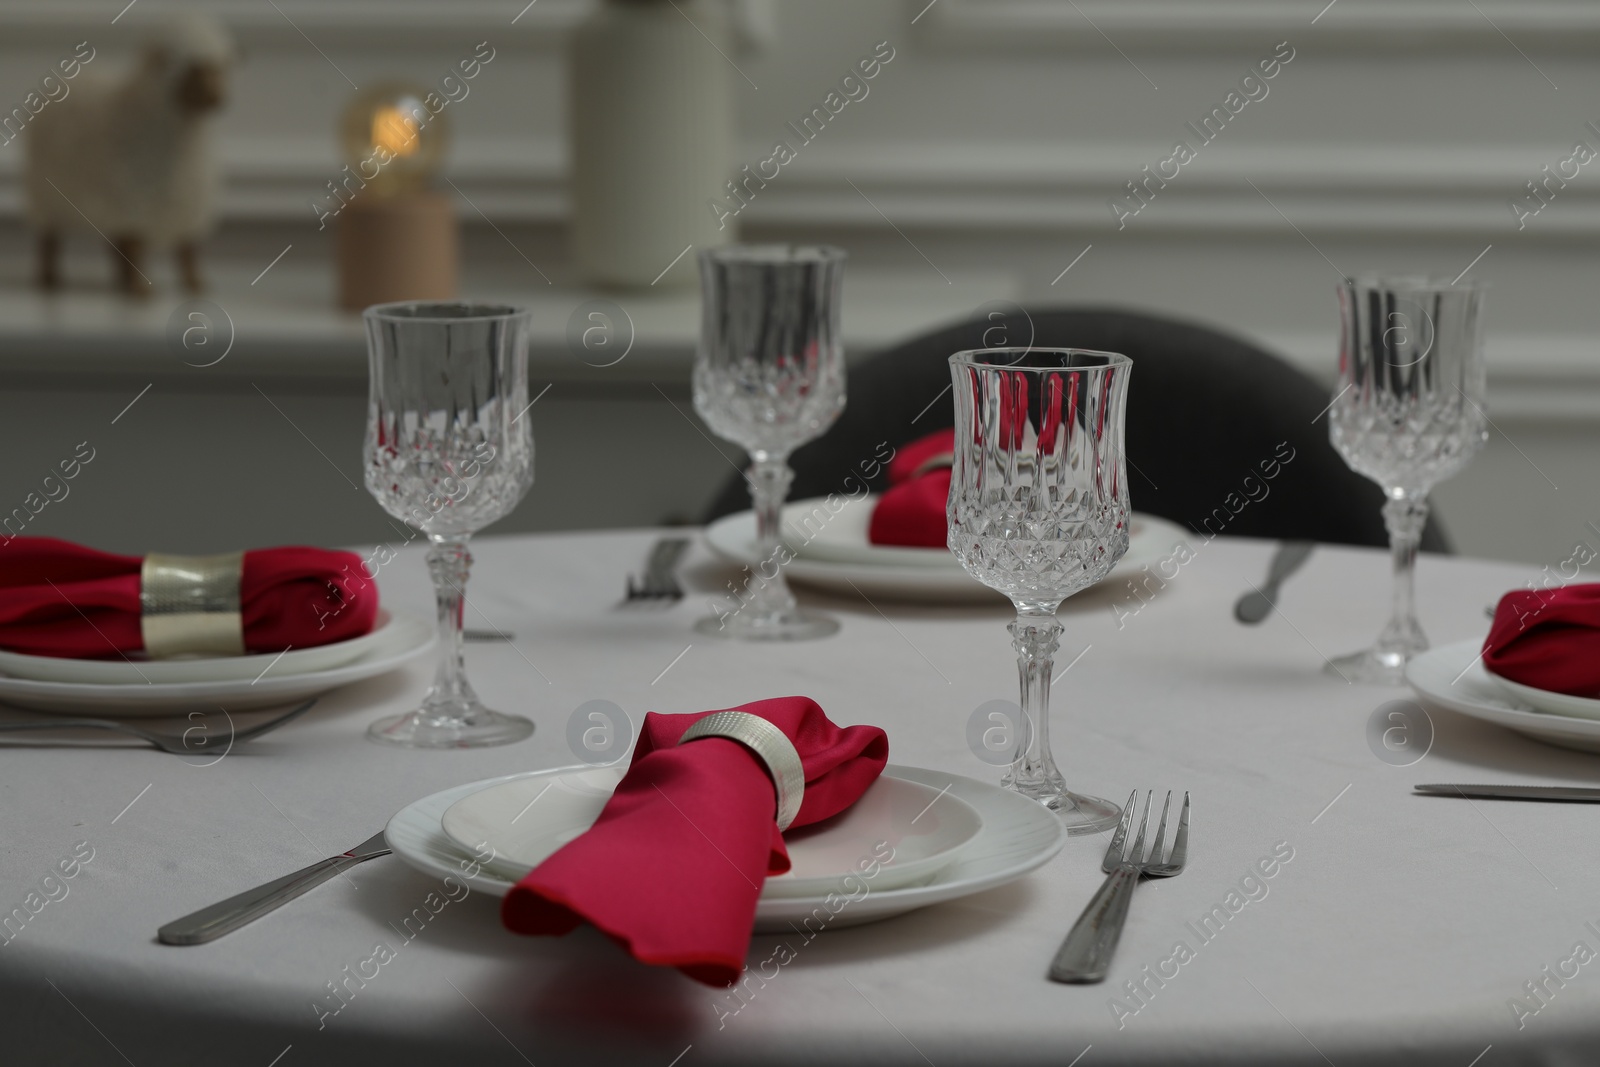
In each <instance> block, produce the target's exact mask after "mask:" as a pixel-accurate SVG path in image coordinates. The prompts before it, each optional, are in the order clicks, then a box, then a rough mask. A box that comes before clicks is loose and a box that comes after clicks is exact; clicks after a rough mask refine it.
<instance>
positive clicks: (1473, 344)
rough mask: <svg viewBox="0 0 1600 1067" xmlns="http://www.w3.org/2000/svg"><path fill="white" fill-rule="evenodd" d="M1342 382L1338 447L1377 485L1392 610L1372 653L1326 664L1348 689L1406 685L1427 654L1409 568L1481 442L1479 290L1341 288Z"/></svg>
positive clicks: (1372, 283) (1336, 411)
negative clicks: (1431, 517) (1433, 510)
mask: <svg viewBox="0 0 1600 1067" xmlns="http://www.w3.org/2000/svg"><path fill="white" fill-rule="evenodd" d="M1338 292H1339V310H1340V318H1341V329H1340V335H1339V381H1338V383H1337V385H1336V387H1335V388H1336V390H1337V391H1336V392H1335V394H1334V398H1333V404H1332V406H1331V407H1330V409H1329V418H1328V432H1329V436H1330V438H1331V439H1332V441H1333V447H1334V448H1335V449H1337V450H1338V452H1339V454H1340V455H1341V456H1343V457H1344V461H1345V462H1346V463H1348V464H1349V465H1350V467H1351V468H1352V469H1353V470H1355V471H1357V472H1359V473H1361V474H1364V475H1366V476H1367V477H1368V478H1371V479H1372V480H1373V481H1375V482H1377V483H1378V485H1379V486H1381V487H1382V489H1383V491H1384V494H1385V495H1386V496H1387V497H1388V500H1387V501H1386V502H1385V503H1384V505H1383V521H1384V525H1385V526H1387V527H1388V529H1389V544H1390V548H1391V551H1392V553H1393V556H1394V612H1393V616H1392V617H1391V618H1390V620H1389V625H1387V626H1385V627H1384V629H1383V632H1382V633H1381V634H1379V635H1378V640H1377V643H1376V644H1374V645H1373V646H1372V647H1371V648H1368V649H1365V650H1364V651H1361V652H1357V653H1354V654H1352V655H1348V656H1342V657H1340V658H1338V659H1335V660H1332V661H1330V662H1329V663H1328V666H1327V670H1329V671H1330V672H1332V673H1335V674H1338V675H1339V676H1340V677H1342V678H1344V679H1345V680H1346V681H1352V682H1380V683H1388V684H1391V685H1402V684H1404V682H1405V665H1406V661H1407V660H1408V659H1410V658H1411V657H1412V656H1414V655H1416V654H1417V653H1419V652H1422V651H1423V650H1425V649H1426V648H1427V647H1428V639H1427V638H1426V637H1424V636H1423V634H1422V627H1421V626H1420V625H1419V624H1418V623H1417V616H1416V608H1415V588H1414V587H1415V583H1414V570H1415V567H1416V561H1417V545H1418V543H1419V542H1420V541H1421V540H1422V527H1423V524H1424V523H1425V522H1426V521H1427V518H1428V492H1429V490H1431V489H1432V488H1433V487H1434V486H1435V485H1437V484H1439V483H1440V482H1442V481H1444V480H1445V479H1446V478H1449V477H1450V476H1451V475H1453V474H1455V473H1456V472H1457V471H1459V470H1461V468H1463V467H1465V466H1466V465H1467V461H1468V460H1470V459H1471V458H1472V457H1473V456H1474V455H1475V454H1476V453H1477V451H1478V449H1480V448H1482V447H1483V445H1484V442H1485V441H1487V440H1488V436H1489V434H1488V428H1487V424H1488V416H1487V415H1485V414H1484V410H1483V401H1484V392H1485V386H1486V378H1487V375H1486V372H1485V369H1484V362H1483V342H1482V337H1481V335H1480V333H1479V321H1480V319H1481V318H1482V313H1483V298H1484V286H1483V285H1482V284H1481V283H1472V282H1468V283H1466V284H1465V285H1456V284H1452V283H1450V282H1447V281H1443V280H1441V279H1433V278H1425V277H1414V276H1393V277H1385V276H1379V275H1363V276H1359V277H1355V278H1346V279H1345V280H1344V282H1343V283H1341V284H1340V286H1339V290H1338Z"/></svg>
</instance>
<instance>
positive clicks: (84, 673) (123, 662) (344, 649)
mask: <svg viewBox="0 0 1600 1067" xmlns="http://www.w3.org/2000/svg"><path fill="white" fill-rule="evenodd" d="M394 625H395V618H394V615H393V614H391V613H390V612H389V611H387V610H384V609H381V608H380V609H379V611H378V617H377V618H376V619H375V620H374V621H373V625H372V630H371V631H370V632H368V633H365V634H362V635H361V636H360V637H352V638H350V639H348V640H345V641H335V642H333V643H332V644H327V645H317V646H316V647H314V648H291V649H290V650H289V651H287V652H285V653H283V654H282V655H279V654H278V653H276V652H255V653H251V654H249V655H245V656H195V657H192V658H188V659H157V660H147V659H143V658H140V657H133V658H131V659H122V658H120V657H119V658H117V659H69V658H64V657H61V656H30V655H25V654H24V653H21V652H7V651H5V650H3V649H0V674H9V675H10V676H11V677H13V678H32V679H34V680H35V681H41V682H90V683H96V684H100V685H119V684H122V685H145V684H146V683H149V682H231V681H238V680H240V679H251V678H255V677H256V676H257V675H259V674H260V673H261V672H262V671H263V670H265V669H266V668H267V666H268V664H271V665H272V670H273V673H274V674H306V673H308V672H310V671H325V670H328V669H329V668H331V667H342V666H344V665H345V664H346V663H353V662H355V660H356V659H358V658H359V657H360V656H362V655H363V654H364V653H366V652H368V651H370V650H371V649H373V648H375V647H377V646H378V645H381V644H382V643H383V642H384V631H386V630H388V629H389V628H390V627H391V626H394Z"/></svg>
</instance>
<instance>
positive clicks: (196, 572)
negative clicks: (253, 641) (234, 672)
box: [139, 552, 244, 659]
mask: <svg viewBox="0 0 1600 1067" xmlns="http://www.w3.org/2000/svg"><path fill="white" fill-rule="evenodd" d="M243 572H244V553H243V552H229V553H226V554H224V555H220V556H168V555H162V554H160V553H157V552H152V553H150V554H149V555H148V556H146V557H145V558H144V563H143V565H142V566H141V567H140V568H139V630H140V633H142V634H143V636H144V652H145V655H147V656H149V657H150V658H151V659H160V658H162V657H165V656H177V655H181V654H183V653H195V652H198V653H209V654H213V655H224V656H242V655H244V616H243V615H242V614H240V610H239V577H240V575H241V574H243Z"/></svg>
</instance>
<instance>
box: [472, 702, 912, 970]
mask: <svg viewBox="0 0 1600 1067" xmlns="http://www.w3.org/2000/svg"><path fill="white" fill-rule="evenodd" d="M728 710H731V711H743V712H748V713H749V714H751V715H757V716H760V717H761V718H763V719H766V720H767V721H768V722H770V723H772V724H773V725H775V726H777V727H778V728H779V729H781V730H782V731H783V733H784V735H785V736H786V737H788V738H789V740H790V741H792V742H793V743H794V746H795V749H796V750H797V751H798V753H799V755H800V763H801V766H802V767H803V768H804V770H805V782H806V784H805V794H804V797H803V799H802V802H801V805H800V812H799V814H798V815H797V816H796V817H795V820H794V823H793V825H794V826H805V825H807V824H810V823H814V822H820V821H821V820H823V819H826V818H828V817H830V816H833V815H837V814H838V813H839V812H841V811H843V810H844V809H845V808H848V807H849V806H850V805H851V804H854V803H855V802H856V799H857V798H858V797H860V796H861V794H862V793H864V792H866V789H867V787H868V786H870V785H871V784H872V783H873V781H874V780H875V779H876V778H877V777H878V774H879V772H881V771H882V770H883V765H884V763H885V762H887V760H888V758H889V739H888V736H887V735H886V734H884V732H883V731H882V730H880V729H878V728H877V727H876V726H849V727H843V728H841V727H838V726H835V725H834V724H833V723H832V722H830V721H829V720H828V717H827V716H826V715H824V714H823V711H822V709H821V708H820V707H818V706H817V703H816V701H814V700H810V699H807V698H806V697H778V698H775V699H772V700H758V701H756V702H755V703H753V704H745V705H742V706H740V707H737V708H731V709H728ZM710 714H714V713H713V712H704V713H701V714H691V715H660V714H656V713H653V712H652V713H651V714H649V715H646V716H645V720H644V726H643V728H642V729H641V730H640V732H639V742H638V745H637V746H636V747H635V748H634V752H633V760H632V762H631V763H630V764H629V765H628V773H627V775H626V776H625V777H624V778H623V779H622V783H621V784H620V785H618V786H617V791H616V792H615V793H614V794H613V795H612V797H611V799H610V800H609V801H607V802H606V806H605V809H604V810H603V811H601V813H600V818H599V819H597V820H596V821H595V824H594V826H593V827H591V828H590V829H589V830H588V831H587V832H586V833H584V834H583V835H582V836H580V837H577V838H575V839H573V840H572V841H570V842H568V843H567V844H566V845H564V846H562V848H561V849H560V850H559V851H558V852H556V853H555V854H554V855H552V856H551V857H550V858H549V859H547V860H545V861H544V862H543V863H541V864H540V865H539V866H538V867H536V868H534V869H533V870H532V871H530V872H529V873H528V874H527V875H526V876H525V877H524V878H523V879H522V881H521V882H519V883H517V885H516V887H515V888H513V889H512V890H511V892H510V893H508V894H507V895H506V898H505V900H504V902H503V903H502V906H501V909H500V917H501V920H502V921H503V922H504V923H505V925H506V927H507V928H508V929H510V930H513V931H515V932H517V933H519V934H548V935H554V936H560V935H562V934H565V933H568V932H569V931H571V930H573V929H574V928H575V927H577V925H578V924H579V923H580V922H585V921H587V922H590V923H593V924H594V925H595V926H597V927H598V928H599V929H600V930H601V931H602V932H603V933H605V934H606V935H607V936H608V937H610V938H611V939H612V940H613V941H615V942H617V943H618V944H619V945H621V946H622V947H623V948H625V949H626V950H627V951H628V952H630V953H631V954H632V955H633V957H634V958H635V959H637V960H639V961H640V962H641V963H648V964H653V965H656V966H662V967H677V968H678V969H679V970H681V971H683V973H685V974H687V975H688V976H689V977H691V978H693V979H695V980H696V981H700V982H704V983H706V984H707V985H717V986H727V985H732V984H733V983H734V982H736V981H738V979H739V975H740V972H741V971H742V970H743V969H744V959H745V953H746V952H747V951H748V949H749V946H750V929H751V926H752V925H753V924H754V922H755V914H756V899H757V898H758V897H759V896H760V895H761V886H762V882H763V880H764V879H765V878H766V876H767V875H769V874H783V873H784V872H786V871H787V870H788V869H789V853H788V851H787V850H786V849H785V848H784V844H783V835H782V834H780V833H779V832H778V824H777V819H776V810H775V807H776V794H775V792H774V789H773V784H772V780H771V779H770V778H769V777H768V776H767V771H766V768H765V766H764V765H763V764H762V763H761V761H760V760H759V759H758V758H757V757H756V756H755V755H754V754H753V753H751V752H750V751H749V750H748V749H746V748H745V747H744V746H743V745H741V744H739V743H738V742H736V741H730V740H727V739H725V738H720V737H710V738H706V739H704V740H699V741H691V742H690V743H689V744H686V745H683V746H682V747H679V746H678V738H680V737H682V736H683V733H684V731H685V730H687V729H688V728H689V727H690V726H691V725H692V724H693V723H694V722H695V721H696V720H698V719H700V718H702V717H703V716H704V715H710Z"/></svg>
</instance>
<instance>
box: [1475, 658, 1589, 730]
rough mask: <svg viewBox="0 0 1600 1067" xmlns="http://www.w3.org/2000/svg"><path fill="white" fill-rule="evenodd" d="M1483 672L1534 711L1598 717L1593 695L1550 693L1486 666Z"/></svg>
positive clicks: (1581, 717) (1582, 717)
mask: <svg viewBox="0 0 1600 1067" xmlns="http://www.w3.org/2000/svg"><path fill="white" fill-rule="evenodd" d="M1484 674H1485V675H1486V676H1487V677H1488V679H1489V681H1491V682H1493V683H1494V684H1495V685H1497V686H1499V687H1500V689H1501V691H1502V692H1504V693H1505V694H1506V695H1507V696H1508V697H1510V698H1511V699H1512V700H1514V701H1517V702H1519V703H1522V704H1526V705H1528V707H1530V708H1532V709H1533V710H1534V711H1542V712H1545V713H1546V714H1549V715H1566V716H1568V717H1570V718H1577V719H1600V700H1595V699H1594V698H1593V697H1575V696H1572V695H1571V694H1569V693H1552V692H1550V690H1548V689H1535V688H1534V687H1533V686H1531V685H1523V684H1522V683H1521V682H1513V681H1512V680H1511V679H1510V678H1502V677H1501V676H1500V675H1498V674H1496V673H1494V672H1493V671H1491V670H1489V669H1488V668H1485V669H1484Z"/></svg>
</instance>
